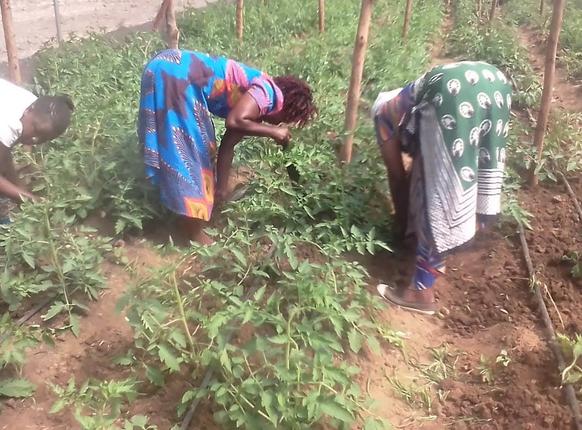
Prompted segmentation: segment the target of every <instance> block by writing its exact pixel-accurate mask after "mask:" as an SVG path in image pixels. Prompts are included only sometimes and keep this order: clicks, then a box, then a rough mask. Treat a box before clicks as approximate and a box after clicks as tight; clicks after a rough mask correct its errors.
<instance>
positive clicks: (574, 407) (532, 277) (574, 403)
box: [519, 224, 582, 430]
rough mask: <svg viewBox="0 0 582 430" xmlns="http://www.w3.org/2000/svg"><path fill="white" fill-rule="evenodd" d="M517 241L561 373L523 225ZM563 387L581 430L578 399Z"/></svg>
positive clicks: (558, 352)
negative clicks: (519, 243)
mask: <svg viewBox="0 0 582 430" xmlns="http://www.w3.org/2000/svg"><path fill="white" fill-rule="evenodd" d="M519 239H520V241H521V247H522V249H523V257H524V259H525V263H526V265H527V271H528V274H529V279H530V282H532V285H533V289H534V295H535V297H536V299H537V302H538V307H539V311H540V314H541V316H542V320H543V322H544V326H545V331H546V337H547V341H548V345H549V347H550V349H551V350H552V352H553V353H554V356H555V357H556V361H557V362H558V369H559V370H560V373H561V372H562V371H563V370H564V369H565V368H566V362H565V360H564V356H563V354H562V351H561V350H560V346H559V345H558V343H557V342H556V331H555V330H554V324H553V323H552V320H551V319H550V314H549V313H548V308H547V307H546V303H545V301H544V297H543V295H542V292H541V290H540V288H539V285H538V283H537V282H535V271H534V267H533V264H532V260H531V256H530V253H529V248H528V246H527V241H526V240H525V231H524V229H523V225H521V224H519ZM563 387H564V394H565V395H566V400H567V401H568V405H569V406H570V409H571V410H572V414H573V415H574V424H575V428H576V430H582V412H581V411H580V404H579V403H578V399H577V398H576V391H575V390H574V387H573V386H572V385H571V384H564V385H563Z"/></svg>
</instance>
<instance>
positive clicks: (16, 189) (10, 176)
mask: <svg viewBox="0 0 582 430" xmlns="http://www.w3.org/2000/svg"><path fill="white" fill-rule="evenodd" d="M17 182H18V175H17V173H16V169H15V168H14V161H13V160H12V154H11V153H10V149H8V148H6V147H5V146H3V145H0V194H2V195H4V196H6V197H8V198H10V199H12V200H14V201H16V202H18V203H22V202H23V201H24V200H26V199H33V200H34V199H35V196H34V195H33V194H31V193H29V192H28V191H26V190H25V189H24V188H22V187H20V186H19V185H18V183H17Z"/></svg>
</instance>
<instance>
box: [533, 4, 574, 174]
mask: <svg viewBox="0 0 582 430" xmlns="http://www.w3.org/2000/svg"><path fill="white" fill-rule="evenodd" d="M565 6H566V0H554V8H553V10H552V23H551V26H550V35H549V36H548V42H547V44H546V63H545V69H544V89H543V92H542V102H541V106H540V111H539V113H538V119H537V126H536V131H535V134H534V146H535V147H536V150H537V156H536V162H535V163H534V165H533V166H532V168H531V169H530V172H529V180H528V183H529V185H530V186H535V185H537V183H538V178H537V176H536V168H537V166H539V165H540V162H541V161H542V155H543V152H544V135H545V134H546V128H547V126H548V117H549V115H550V107H551V104H552V93H553V85H554V75H555V74H556V53H557V52H558V42H559V40H560V31H561V30H562V21H563V19H564V7H565Z"/></svg>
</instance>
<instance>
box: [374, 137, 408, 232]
mask: <svg viewBox="0 0 582 430" xmlns="http://www.w3.org/2000/svg"><path fill="white" fill-rule="evenodd" d="M379 143H380V152H381V153H382V158H383V160H384V165H385V166H386V170H387V171H388V182H389V185H390V194H391V195H392V201H393V202H394V210H395V211H396V221H397V223H398V229H399V233H400V234H401V235H402V236H403V235H404V234H405V233H406V225H407V221H408V194H409V190H408V188H409V181H408V176H407V175H406V171H405V169H404V164H403V162H402V153H401V147H400V141H399V140H398V139H393V140H390V141H381V142H379Z"/></svg>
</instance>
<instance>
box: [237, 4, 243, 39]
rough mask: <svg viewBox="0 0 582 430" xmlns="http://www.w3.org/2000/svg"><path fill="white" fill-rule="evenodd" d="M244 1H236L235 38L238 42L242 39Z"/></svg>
mask: <svg viewBox="0 0 582 430" xmlns="http://www.w3.org/2000/svg"><path fill="white" fill-rule="evenodd" d="M244 3H245V2H244V0H236V37H237V39H238V40H242V39H243V32H244V19H245V5H244Z"/></svg>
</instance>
